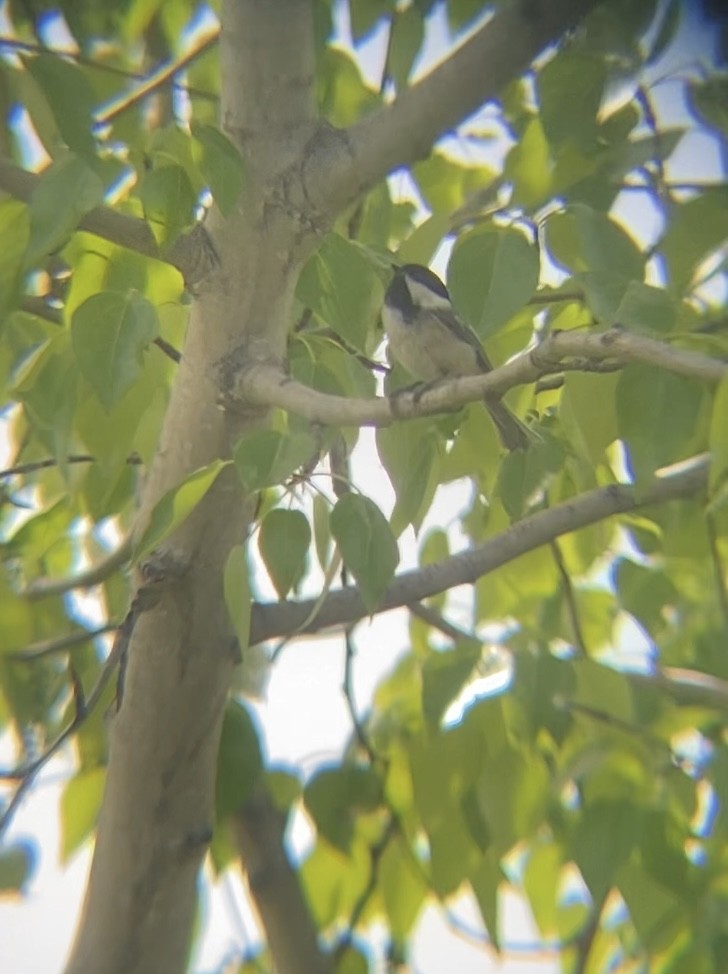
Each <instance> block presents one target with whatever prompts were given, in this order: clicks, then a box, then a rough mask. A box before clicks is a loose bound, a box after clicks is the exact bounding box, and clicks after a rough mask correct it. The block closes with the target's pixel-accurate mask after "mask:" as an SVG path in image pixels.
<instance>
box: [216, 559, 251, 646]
mask: <svg viewBox="0 0 728 974" xmlns="http://www.w3.org/2000/svg"><path fill="white" fill-rule="evenodd" d="M223 588H224V591H225V605H226V606H227V610H228V614H229V616H230V619H231V621H232V624H233V627H234V629H235V635H236V637H237V640H238V650H239V652H240V655H241V657H243V659H244V658H245V654H246V652H247V650H248V643H249V642H250V612H251V607H252V606H251V596H250V572H249V569H248V560H247V557H246V553H245V548H244V547H243V546H242V545H235V546H234V547H233V548H231V549H230V554H229V555H228V556H227V561H226V562H225V572H224V574H223Z"/></svg>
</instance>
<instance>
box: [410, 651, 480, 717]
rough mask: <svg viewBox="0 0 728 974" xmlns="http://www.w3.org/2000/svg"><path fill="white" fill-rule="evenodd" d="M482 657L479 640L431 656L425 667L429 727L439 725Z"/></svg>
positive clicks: (425, 708)
mask: <svg viewBox="0 0 728 974" xmlns="http://www.w3.org/2000/svg"><path fill="white" fill-rule="evenodd" d="M482 655H483V647H482V645H481V644H480V643H479V642H478V641H477V640H475V639H472V640H464V639H463V640H461V641H459V642H458V644H457V645H456V646H455V647H454V648H453V649H449V650H443V651H440V652H431V653H429V654H428V655H427V657H426V658H425V660H424V663H423V666H422V712H423V714H424V717H425V720H426V721H427V722H428V724H431V725H433V726H435V727H436V726H437V725H438V724H439V722H440V720H441V719H442V717H443V715H444V713H445V711H446V710H447V708H448V706H449V705H450V704H451V703H452V701H453V700H454V699H455V697H457V695H458V694H459V693H460V691H461V690H462V689H463V686H464V685H465V684H466V683H467V682H468V681H469V679H470V677H471V676H472V673H473V670H474V669H475V666H476V664H477V663H478V661H479V660H480V659H481V657H482Z"/></svg>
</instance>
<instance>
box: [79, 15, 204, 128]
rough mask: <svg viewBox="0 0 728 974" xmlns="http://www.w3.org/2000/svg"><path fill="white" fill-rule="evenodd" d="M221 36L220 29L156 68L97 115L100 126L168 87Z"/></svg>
mask: <svg viewBox="0 0 728 974" xmlns="http://www.w3.org/2000/svg"><path fill="white" fill-rule="evenodd" d="M219 36H220V29H219V28H217V29H215V30H214V31H213V32H212V33H211V34H209V35H208V36H207V37H206V38H205V39H204V40H203V41H201V43H200V44H199V45H198V46H197V47H196V48H194V49H193V50H191V51H188V52H187V54H183V55H182V56H181V57H180V58H177V59H176V60H174V61H170V62H168V63H167V64H164V65H161V66H160V67H158V68H156V69H155V71H154V72H152V74H151V75H149V76H148V77H147V78H146V80H144V81H141V82H140V83H139V85H138V86H137V87H136V88H135V89H134V90H133V91H131V92H129V94H128V95H126V96H125V97H123V98H121V99H119V100H117V102H116V104H115V105H114V106H112V107H111V108H107V109H106V111H99V112H97V113H96V122H97V123H98V124H99V125H107V124H108V123H109V122H113V121H114V119H116V118H118V117H119V115H121V114H123V113H124V112H125V111H127V110H128V109H129V108H132V107H133V106H134V105H136V104H137V102H139V101H142V100H143V99H144V98H147V97H148V96H149V95H151V94H153V92H155V91H157V89H158V88H162V87H163V86H164V85H166V84H167V83H168V82H169V81H171V79H172V78H173V77H174V75H176V74H179V73H180V71H184V69H185V68H186V67H187V66H188V65H189V64H191V63H192V61H194V60H195V59H196V58H198V57H199V56H200V55H201V54H204V53H205V52H206V51H208V50H209V48H211V47H212V46H213V44H216V43H217V41H218V38H219Z"/></svg>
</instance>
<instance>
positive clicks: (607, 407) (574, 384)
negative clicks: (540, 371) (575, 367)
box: [559, 372, 619, 466]
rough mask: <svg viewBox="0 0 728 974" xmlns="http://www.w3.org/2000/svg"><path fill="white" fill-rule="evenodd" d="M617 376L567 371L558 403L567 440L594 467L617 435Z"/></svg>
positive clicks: (600, 461)
mask: <svg viewBox="0 0 728 974" xmlns="http://www.w3.org/2000/svg"><path fill="white" fill-rule="evenodd" d="M618 379H619V376H618V375H616V374H614V375H593V374H589V375H585V374H584V373H579V372H569V373H568V374H567V375H565V376H564V389H563V392H562V393H561V401H560V403H559V416H560V417H561V422H562V424H563V427H564V430H565V432H566V434H567V436H568V437H569V440H570V441H571V442H572V443H573V444H575V445H576V446H577V448H578V450H579V452H580V453H581V454H582V455H583V456H585V457H587V458H588V459H589V461H590V462H591V464H592V465H593V466H597V464H599V463H602V462H603V461H604V456H605V451H606V449H607V447H608V446H610V445H611V444H612V443H613V442H614V441H615V440H616V438H617V404H616V391H617V383H618Z"/></svg>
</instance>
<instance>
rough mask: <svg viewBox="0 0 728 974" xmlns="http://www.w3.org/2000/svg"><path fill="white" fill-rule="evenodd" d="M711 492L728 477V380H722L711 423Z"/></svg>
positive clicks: (716, 396)
mask: <svg viewBox="0 0 728 974" xmlns="http://www.w3.org/2000/svg"><path fill="white" fill-rule="evenodd" d="M710 454H711V461H710V482H709V487H710V490H711V492H712V491H714V490H715V489H716V488H717V486H718V484H719V483H720V482H721V481H722V480H723V479H724V478H726V476H727V475H728V378H724V379H722V380H721V382H720V384H719V385H718V388H717V390H716V393H715V398H714V399H713V414H712V419H711V422H710Z"/></svg>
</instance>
